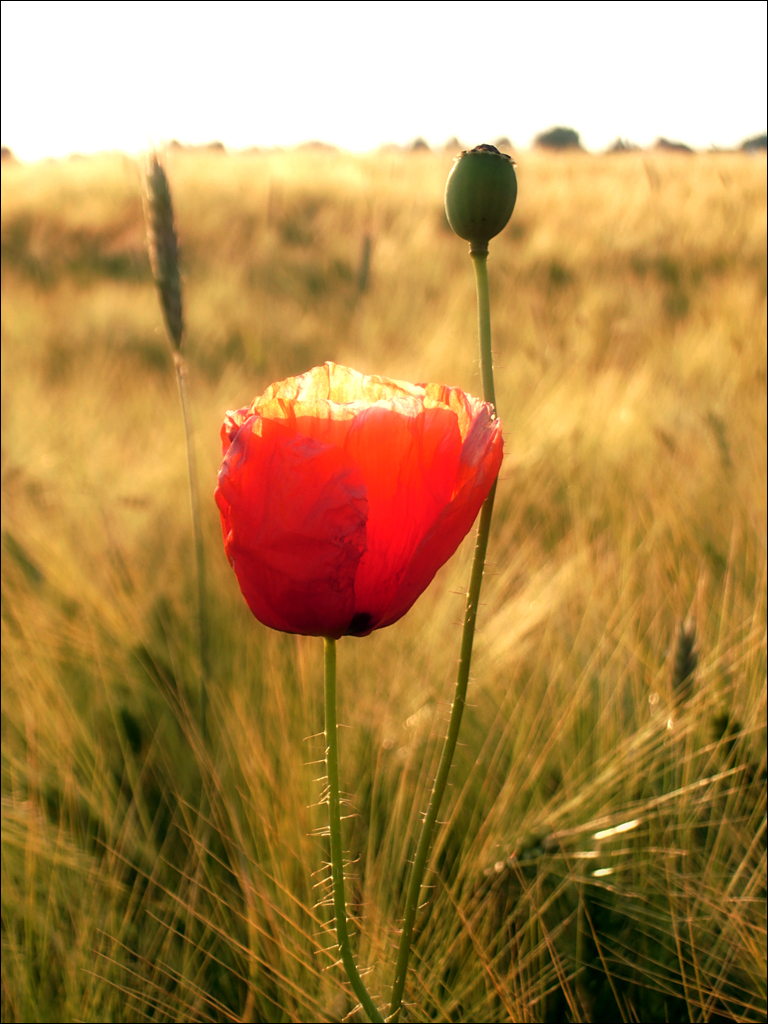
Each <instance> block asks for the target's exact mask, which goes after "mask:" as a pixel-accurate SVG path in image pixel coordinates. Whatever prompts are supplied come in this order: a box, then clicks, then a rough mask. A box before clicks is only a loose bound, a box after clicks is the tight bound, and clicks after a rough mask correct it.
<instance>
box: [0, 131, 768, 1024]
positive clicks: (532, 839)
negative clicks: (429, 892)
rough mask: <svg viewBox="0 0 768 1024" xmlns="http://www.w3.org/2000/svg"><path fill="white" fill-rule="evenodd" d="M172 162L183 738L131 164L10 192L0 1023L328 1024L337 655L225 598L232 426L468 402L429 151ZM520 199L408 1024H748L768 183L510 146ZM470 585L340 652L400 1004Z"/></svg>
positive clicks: (757, 839)
mask: <svg viewBox="0 0 768 1024" xmlns="http://www.w3.org/2000/svg"><path fill="white" fill-rule="evenodd" d="M167 166H168V174H169V178H170V181H171V187H172V189H173V197H174V206H175V210H176V217H177V225H178V230H179V235H180V241H181V247H182V261H183V269H184V281H183V286H184V290H185V320H186V324H187V332H188V334H187V340H186V342H185V343H186V345H187V346H188V357H189V361H190V383H191V396H192V402H193V415H194V418H195V421H196V428H197V436H196V444H197V454H198V463H199V472H200V475H201V478H202V480H203V481H207V484H204V485H203V494H202V501H203V513H204V514H203V518H204V528H205V533H206V544H207V557H208V564H209V577H210V581H209V583H210V616H211V625H212V630H213V638H212V651H211V656H212V664H213V676H214V678H213V689H212V695H211V708H210V717H211V719H212V723H211V743H210V745H209V746H208V747H207V748H206V747H205V746H204V745H203V744H202V743H201V741H200V739H199V736H198V735H197V732H196V721H197V712H198V709H197V707H196V699H197V698H196V694H197V682H196V681H197V665H196V659H197V648H196V641H195V635H194V628H195V627H194V622H195V612H194V608H195V597H194V595H195V589H194V576H193V570H192V565H193V560H192V540H191V529H190V523H189V511H188V497H187V492H186V480H185V457H184V447H183V445H184V441H183V433H182V429H181V425H180V422H179V416H178V408H177V406H178V399H177V397H176V393H175V386H174V381H173V371H172V363H171V356H170V352H169V349H168V344H167V341H166V340H165V337H164V334H163V331H162V327H161V318H160V311H159V309H158V307H157V303H156V298H155V295H154V288H153V284H152V280H151V275H150V271H149V265H148V261H147V257H146V255H145V249H144V226H143V218H142V210H141V188H140V177H139V172H138V168H137V167H135V166H134V165H133V164H132V163H131V162H130V161H127V160H124V159H122V158H118V157H103V158H94V159H92V160H83V161H72V162H65V163H55V164H54V163H51V164H44V165H43V164H41V165H34V166H28V167H27V166H22V165H10V166H9V165H6V164H4V165H3V168H2V188H3V210H2V245H3V252H2V301H3V312H2V370H3V392H2V399H3V401H2V446H3V447H2V482H3V650H2V659H3V660H2V670H3V683H4V686H3V690H4V695H3V719H2V729H3V734H2V735H3V775H2V783H3V805H2V806H3V867H2V871H3V874H2V883H3V884H2V900H3V902H2V908H3V909H2V913H3V927H4V930H3V1019H4V1020H8V1021H12V1020H18V1021H21V1020H48V1019H50V1020H75V1019H77V1020H94V1021H96V1020H105V1019H108V1020H126V1021H136V1020H144V1019H150V1018H151V1019H154V1020H169V1021H171V1020H173V1021H178V1020H249V1019H250V1020H285V1021H288V1020H295V1021H301V1020H306V1019H313V1020H315V1019H328V1020H332V1019H340V1018H341V1017H342V1016H343V1015H344V1014H345V1013H346V1012H348V1010H349V1009H350V1007H351V1003H350V1002H349V1001H348V1000H347V997H346V993H345V989H344V986H343V984H342V981H341V977H340V972H339V971H338V970H337V969H326V968H328V967H329V966H330V964H331V963H332V961H333V952H332V950H330V947H331V945H332V939H331V937H330V936H329V934H328V933H327V930H326V929H327V923H328V921H329V918H330V914H329V911H328V908H327V907H326V906H325V905H323V902H322V901H323V900H324V898H325V897H326V896H327V888H326V881H327V879H326V876H327V871H325V868H324V854H323V839H322V838H318V834H317V833H318V830H320V831H322V828H323V825H324V814H323V811H324V808H322V807H317V806H315V805H316V804H317V801H318V800H319V798H320V792H321V783H320V782H317V781H315V780H316V779H317V777H318V776H320V775H322V774H323V769H322V766H321V765H319V764H313V762H315V761H317V760H319V759H322V756H323V750H322V740H321V738H320V737H319V736H317V735H316V734H318V733H319V732H320V731H321V729H322V712H321V706H320V700H321V671H322V654H321V647H322V645H321V644H320V642H319V641H313V640H312V639H309V638H303V637H288V636H283V635H279V634H271V633H269V632H268V631H266V630H264V629H263V628H262V627H261V626H260V625H258V624H257V623H256V622H254V620H253V619H252V618H251V616H250V613H249V612H248V610H247V608H246V607H245V606H244V603H243V602H242V599H241V597H240V594H239V592H238V590H237V586H236V583H235V580H234V577H233V575H232V573H231V571H230V569H229V567H228V565H227V564H226V560H225V558H224V555H223V551H222V550H221V542H220V532H219V526H218V522H217V515H216V510H215V507H214V505H213V502H212V499H211V497H210V495H211V494H212V490H213V486H214V481H215V474H216V470H217V467H218V462H219V459H220V445H219V440H218V431H219V427H220V424H221V419H222V415H223V412H224V410H225V409H227V408H237V407H240V406H242V405H244V404H246V403H248V402H250V401H251V399H252V398H253V397H254V396H255V395H256V394H258V393H260V392H261V391H262V390H263V389H264V387H265V386H266V385H267V384H268V383H270V382H271V381H272V380H277V379H280V378H282V377H285V376H288V375H290V374H292V373H295V372H301V371H303V370H305V369H308V368H309V367H310V366H312V365H315V364H317V363H320V362H322V361H323V360H325V359H333V360H335V361H337V362H342V363H348V364H349V365H352V366H355V367H356V368H357V369H360V370H362V371H364V372H376V373H383V374H386V375H388V376H393V377H396V378H401V379H409V380H441V381H444V382H446V383H451V384H456V385H459V386H461V387H464V388H465V389H467V390H468V391H470V392H474V393H477V391H478V390H479V387H480V384H479V377H478V367H477V353H476V341H475V332H476V325H475V310H474V294H473V288H474V285H473V279H472V273H471V266H470V261H469V260H468V259H467V255H466V246H465V244H464V243H462V242H460V241H459V240H458V239H456V238H455V237H454V236H453V235H452V234H451V233H450V232H449V230H448V229H447V226H446V223H445V218H444V214H443V211H442V192H443V188H444V184H445V178H446V176H447V173H448V170H449V167H450V159H449V158H444V157H442V156H439V155H434V154H421V155H413V156H405V155H398V154H394V153H386V154H380V155H378V156H370V157H351V156H345V155H342V154H334V153H325V152H312V151H302V152H300V153H262V154H250V155H241V156H235V155H233V156H223V155H221V154H212V153H207V154H204V153H194V154H192V153H176V152H171V153H169V154H168V163H167ZM518 176H519V182H520V194H519V199H518V207H517V209H516V211H515V213H514V215H513V218H512V221H511V224H510V226H509V227H508V228H507V230H506V231H505V232H504V233H503V234H502V235H501V236H500V237H499V238H498V239H496V240H495V241H494V242H493V243H492V246H491V259H490V262H489V272H490V276H491V289H492V316H493V326H494V348H495V352H496V361H497V384H496V387H497V395H498V402H499V410H500V415H501V418H502V421H503V423H504V431H505V461H504V465H503V467H502V475H501V480H500V485H499V492H498V498H497V518H496V522H495V532H494V534H493V536H492V540H491V547H490V553H489V559H490V562H491V564H490V566H489V574H488V576H487V578H486V582H485V586H484V595H483V601H484V605H483V608H482V610H481V617H480V632H479V635H478V638H477V642H476V657H475V663H474V671H473V682H472V684H471V687H470V700H471V702H472V706H471V707H470V708H469V709H468V712H467V716H466V719H465V725H464V727H463V732H462V737H461V741H462V744H463V745H462V747H461V750H460V754H459V758H458V762H457V765H456V766H455V768H454V772H453V776H452V782H453V788H452V790H451V794H450V798H449V801H448V803H447V805H446V807H445V809H444V812H443V814H442V817H443V818H444V820H445V822H446V824H445V826H444V827H443V829H442V830H441V833H440V835H439V837H438V839H437V840H436V843H435V850H434V854H433V862H432V863H433V868H434V874H433V881H434V886H435V888H434V899H433V900H432V902H431V903H430V905H429V907H428V908H427V909H426V910H425V912H424V917H423V920H422V921H421V923H420V935H419V938H418V943H417V947H416V954H415V957H414V970H413V973H412V975H411V977H410V980H409V987H408V989H407V1000H408V1003H409V1008H408V1011H407V1012H408V1019H409V1020H435V1021H444V1020H454V1019H455V1020H459V1019H473V1020H480V1021H496V1020H498V1021H503V1020H526V1021H527V1020H530V1021H538V1020H546V1019H574V1020H575V1019H581V1020H595V1021H598V1020H616V1019H619V1018H621V1019H623V1020H637V1019H641V1020H649V1021H650V1020H702V1021H703V1020H722V1019H729V1020H739V1021H742V1020H743V1021H756V1020H761V1019H765V1012H766V995H765V968H766V963H765V959H766V949H765V945H766V919H765V902H764V901H765V886H766V881H765V871H766V854H765V849H766V835H765V770H766V757H765V732H766V700H765V673H766V658H765V653H766V651H765V645H766V601H765V595H766V346H765V337H766V227H765V225H766V164H765V159H764V158H763V157H746V156H744V155H741V154H730V155H729V154H710V155H700V156H695V157H686V156H682V155H675V154H670V155H659V154H641V153H638V154H624V155H615V156H604V157H592V156H586V155H583V154H579V155H573V156H567V155H562V156H557V155H551V154H538V153H530V154H523V155H521V156H520V157H519V167H518ZM366 246H367V247H368V249H369V252H370V274H369V278H368V281H367V286H366V288H365V289H364V290H361V289H360V287H359V281H360V273H361V269H362V268H361V261H362V259H363V253H364V250H365V248H366ZM468 561H469V544H465V545H464V547H463V548H462V549H461V551H460V552H459V553H458V554H457V556H456V557H455V558H454V559H453V560H452V562H451V563H449V565H448V566H446V567H445V568H444V569H443V570H442V571H441V572H440V573H439V574H438V577H437V579H436V580H435V582H434V583H433V585H432V586H431V587H430V589H429V590H428V592H427V593H426V594H425V595H424V597H423V598H422V599H421V600H420V601H419V602H418V603H417V605H416V606H415V608H414V609H413V610H412V611H411V612H410V613H409V615H408V616H406V618H405V619H404V620H402V621H401V622H400V623H397V624H396V625H395V626H393V627H391V628H389V629H387V630H383V631H381V632H380V633H377V634H374V635H373V636H371V637H370V638H368V639H366V640H364V641H358V640H348V641H345V642H344V643H342V644H341V645H340V650H339V674H340V686H339V689H340V700H341V707H340V720H341V721H343V722H346V723H348V724H349V725H350V726H351V727H352V728H350V729H345V730H342V732H341V744H342V746H341V771H342V784H343V785H344V784H346V786H347V787H348V788H349V790H350V794H349V795H350V800H351V801H352V804H353V807H354V808H355V810H356V812H357V815H356V816H355V817H354V818H352V819H350V820H349V821H348V822H347V835H346V842H347V846H348V849H349V853H350V857H351V858H352V859H353V861H354V866H353V867H352V868H351V869H350V870H351V871H352V872H353V873H354V874H355V876H356V881H355V883H354V884H353V885H352V886H351V896H350V902H351V906H350V910H351V913H352V915H353V918H354V919H355V920H359V929H358V930H359V939H358V956H359V959H360V962H361V964H363V965H366V964H370V965H371V966H372V967H373V968H374V969H373V973H372V975H371V976H370V978H369V981H370V985H371V987H372V989H373V991H374V992H375V993H376V996H377V997H379V998H381V1001H382V1002H384V1001H386V998H387V994H388V991H387V989H388V985H389V984H390V982H391V977H390V975H391V960H392V956H393V950H394V948H395V944H396V943H395V939H394V936H393V930H394V929H396V927H397V921H398V914H399V912H400V909H401V900H402V883H403V879H404V877H405V871H406V869H407V858H408V856H409V855H410V853H411V852H412V844H413V841H414V835H415V831H416V824H417V821H418V816H419V814H420V813H421V810H422V809H423V807H424V803H425V787H427V786H428V785H429V781H428V776H429V773H430V771H434V767H435V759H436V752H437V750H438V747H439V741H440V738H441V736H442V730H443V728H444V723H445V718H446V701H447V700H448V699H449V696H450V693H451V689H452V682H453V675H454V670H455V662H456V658H457V656H458V628H457V621H458V620H459V618H460V616H461V613H462V598H461V593H462V591H463V588H464V587H465V586H466V578H467V575H468ZM689 613H692V614H693V615H694V616H695V619H696V625H697V648H698V656H699V657H698V668H697V671H696V675H695V681H694V687H693V692H692V695H691V697H690V699H689V700H687V701H686V702H685V703H684V704H683V705H678V706H676V705H675V704H674V702H673V700H672V697H673V694H672V692H671V689H670V685H669V682H670V678H671V672H672V665H673V661H674V649H673V647H674V638H675V635H676V629H677V625H678V622H679V621H680V620H681V619H682V618H684V617H685V616H686V615H688V614H689ZM629 822H634V823H636V824H633V825H632V826H631V828H629V829H627V830H626V831H616V832H613V833H611V829H615V828H616V827H617V826H621V825H624V824H626V823H629ZM606 832H607V833H609V834H608V836H607V837H605V836H604V834H605V833H606ZM595 871H597V872H598V873H597V874H595V873H594V872H595ZM322 950H325V952H321V951H322Z"/></svg>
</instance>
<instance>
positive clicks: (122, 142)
mask: <svg viewBox="0 0 768 1024" xmlns="http://www.w3.org/2000/svg"><path fill="white" fill-rule="evenodd" d="M1 7H2V35H1V36H0V41H1V45H2V93H1V101H2V121H1V122H0V131H1V132H2V143H3V145H5V146H9V147H10V148H11V150H12V151H13V152H14V153H15V154H16V155H17V156H18V157H20V158H21V159H23V160H35V159H39V158H42V157H46V156H64V155H66V154H68V153H71V152H79V153H90V152H97V151H100V150H105V149H119V150H123V151H125V152H129V153H137V152H140V151H143V150H146V149H147V148H148V147H149V146H150V145H162V144H163V143H165V142H168V141H170V140H171V139H178V140H179V141H181V142H186V143H202V142H210V141H213V140H219V141H221V142H223V143H224V144H225V145H226V146H227V147H228V148H229V147H231V148H242V147H248V146H273V145H282V146H290V145H294V144H296V143H300V142H304V141H308V140H313V139H314V140H321V141H324V142H329V143H333V144H335V145H337V146H340V147H343V148H345V149H349V150H352V151H359V152H363V151H367V150H371V149H375V148H376V147H378V146H379V145H381V144H383V143H387V142H394V143H400V144H405V143H407V142H409V141H411V140H412V139H414V138H415V137H416V136H423V137H424V138H425V139H426V140H427V141H428V142H429V143H430V144H431V145H442V144H443V143H444V142H445V141H446V140H447V139H448V138H449V137H451V136H454V135H455V136H458V138H459V139H460V140H461V141H462V142H463V143H465V144H467V145H476V144H477V143H478V142H483V141H493V140H494V139H496V138H498V137H499V136H501V135H507V136H509V138H510V139H511V140H512V142H513V144H514V145H515V146H517V147H519V148H525V147H526V146H528V145H529V144H530V142H531V140H532V138H533V136H534V135H535V134H536V133H537V132H539V131H542V130H544V129H546V128H549V127H552V126H553V125H566V126H568V127H572V128H575V129H576V130H577V131H579V132H580V133H581V137H582V141H583V143H584V145H585V146H586V147H587V148H588V149H591V150H599V149H603V148H605V147H606V146H608V145H609V144H610V143H611V142H612V141H613V140H615V139H616V138H617V136H621V137H623V138H628V139H630V140H631V141H633V142H636V143H638V144H640V145H648V144H650V143H651V142H653V141H654V139H656V138H657V137H658V136H659V135H664V136H666V137H668V138H672V139H677V140H681V141H684V142H687V143H688V144H689V145H692V146H694V147H696V148H708V147H709V146H710V145H713V144H714V145H716V146H723V147H728V146H733V145H736V144H737V143H739V142H741V141H742V140H743V139H745V138H747V137H748V136H751V135H754V134H756V133H758V132H762V131H765V128H766V120H767V116H766V80H767V78H768V67H767V64H766V35H767V34H768V24H767V18H766V12H767V11H768V5H767V4H766V3H765V2H763V0H758V2H741V3H740V2H733V0H731V2H727V3H725V2H724V3H720V2H711V3H700V2H697V3H694V2H691V0H685V2H683V3H677V2H667V3H657V2H650V0H646V2H640V3H636V2H622V3H607V2H602V3H579V2H566V3H562V2H553V3H545V2H525V0H518V2H503V0H496V2H492V3H485V2H479V0H476V2H473V3H470V4H467V3H464V2H460V0H442V2H439V3H438V2H430V3H419V2H411V3H398V2H390V3H354V2H349V0H348V2H345V3H323V2H311V3H288V2H279V0H275V2H269V3H260V2H240V3H230V2H218V3H215V4H209V3H206V2H202V0H199V2H174V3H164V2H156V3H146V2H137V0H134V2H131V3H123V2H112V3H103V2H102V3H98V2H94V0H91V2H88V3H74V2H73V3H67V2H63V0H57V2H55V3H50V2H34V0H26V2H20V0H2V5H1Z"/></svg>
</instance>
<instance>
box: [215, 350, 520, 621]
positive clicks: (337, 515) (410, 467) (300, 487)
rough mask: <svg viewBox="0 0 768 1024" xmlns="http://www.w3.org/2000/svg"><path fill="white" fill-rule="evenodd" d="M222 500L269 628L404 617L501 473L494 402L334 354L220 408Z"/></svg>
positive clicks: (241, 570) (233, 550)
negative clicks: (347, 362)
mask: <svg viewBox="0 0 768 1024" xmlns="http://www.w3.org/2000/svg"><path fill="white" fill-rule="evenodd" d="M221 439H222V443H223V450H224V461H223V463H222V466H221V469H220V471H219V478H218V487H217V488H216V503H217V505H218V506H219V511H220V513H221V526H222V530H223V533H224V547H225V549H226V552H227V557H228V558H229V561H230V564H231V565H232V568H233V569H234V570H235V575H236V576H237V580H238V583H239V584H240V589H241V590H242V592H243V596H244V597H245V600H246V601H247V602H248V606H249V608H250V609H251V611H252V612H253V614H254V615H255V616H256V618H257V619H258V620H259V621H260V622H263V623H264V625H266V626H271V627H272V628H273V629H280V630H283V631H284V632H286V633H305V634H308V635H311V636H328V637H335V638H338V637H340V636H345V635H352V636H366V635H367V634H368V633H370V632H371V631H372V630H374V629H379V628H381V627H382V626H389V625H390V624H391V623H393V622H395V621H397V619H399V618H400V617H401V616H402V615H404V614H405V613H406V612H407V611H408V609H409V608H410V607H411V605H412V604H413V603H414V601H415V600H416V598H417V597H418V596H419V594H421V592H422V591H423V590H424V589H425V588H426V587H427V586H428V585H429V583H430V582H431V580H432V578H433V577H434V575H435V573H436V572H437V570H438V569H439V568H440V566H441V565H443V563H444V562H446V561H447V560H448V559H449V558H450V556H451V555H452V554H453V552H454V551H455V550H456V548H457V547H458V546H459V544H460V543H461V541H462V539H463V538H464V536H465V535H466V534H467V533H468V532H469V529H470V527H471V526H472V523H473V522H474V520H475V517H476V515H477V513H478V511H479V510H480V506H481V505H482V503H483V500H484V499H485V496H486V495H487V494H488V491H489V490H490V489H491V485H492V484H493V481H494V480H495V479H496V476H497V474H498V472H499V467H500V465H501V457H502V440H501V425H500V423H499V421H498V420H497V419H494V416H493V410H492V408H491V406H490V405H488V404H487V403H485V402H481V401H479V400H478V399H476V398H470V397H469V396H468V395H466V394H464V392H463V391H460V390H459V389H458V388H450V387H446V386H444V385H442V384H415V385H414V384H405V383H402V382H401V381H394V380H387V379H386V378H385V377H365V376H363V374H361V373H357V372H356V371H355V370H350V369H348V368H347V367H345V366H337V365H335V364H334V363H326V364H325V365H324V366H317V367H315V368H314V369H313V370H310V371H309V372H308V373H304V374H302V375H301V376H300V377H289V378H288V380H284V381H280V382H279V383H277V384H271V385H270V386H269V387H268V388H267V390H266V391H265V392H264V394H263V395H262V396H261V398H257V399H256V400H255V401H254V402H253V403H252V405H251V406H250V407H249V408H247V409H239V410H238V411H237V412H228V413H227V415H226V418H225V420H224V425H223V426H222V428H221Z"/></svg>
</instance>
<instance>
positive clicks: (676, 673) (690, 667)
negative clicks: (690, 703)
mask: <svg viewBox="0 0 768 1024" xmlns="http://www.w3.org/2000/svg"><path fill="white" fill-rule="evenodd" d="M698 663H699V653H698V651H697V650H696V620H695V619H694V618H693V616H692V615H689V616H688V617H687V618H686V619H684V620H683V621H682V622H681V623H680V624H679V625H678V627H677V636H676V638H675V657H674V661H673V663H672V697H673V700H675V701H677V702H681V701H684V700H687V699H688V698H689V697H690V696H691V694H692V693H693V677H694V673H695V672H696V666H697V665H698Z"/></svg>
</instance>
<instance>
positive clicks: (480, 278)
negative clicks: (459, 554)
mask: <svg viewBox="0 0 768 1024" xmlns="http://www.w3.org/2000/svg"><path fill="white" fill-rule="evenodd" d="M470 255H471V257H472V262H473V263H474V265H475V283H476V285H477V318H478V333H479V335H480V368H481V373H482V378H483V398H484V399H485V401H486V402H489V403H490V404H491V405H492V406H493V410H494V412H496V392H495V389H494V386H493V355H492V352H491V304H490V296H489V291H488V270H487V265H486V261H487V259H488V247H487V245H486V246H485V247H484V248H482V249H480V248H478V249H476V247H475V246H474V245H472V246H471V247H470ZM495 496H496V484H495V483H494V485H493V487H492V488H491V489H490V491H489V492H488V497H487V498H486V499H485V501H484V502H483V507H482V508H481V510H480V521H479V523H478V526H477V538H476V540H475V553H474V557H473V559H472V571H471V573H470V578H469V590H468V591H467V604H466V607H465V609H464V628H463V631H462V635H461V655H460V657H459V669H458V672H457V675H456V687H455V689H454V695H453V705H452V707H451V717H450V721H449V723H448V733H447V735H446V737H445V744H444V746H443V753H442V755H441V757H440V765H439V767H438V769H437V776H436V777H435V782H434V785H433V787H432V795H431V796H430V799H429V807H428V808H427V813H426V816H425V818H424V821H423V823H422V826H421V835H420V836H419V843H418V846H417V848H416V856H415V858H414V861H413V871H412V872H411V880H410V884H409V886H408V892H407V894H406V898H405V913H404V916H403V929H402V932H401V934H400V946H399V949H398V956H397V964H396V965H395V980H394V984H393V986H392V999H391V1002H390V1006H389V1016H388V1017H387V1020H388V1021H393V1022H396V1021H398V1020H399V1018H400V1008H401V1006H402V1001H403V991H404V988H405V976H406V973H407V971H408V960H409V957H410V953H411V943H412V941H413V928H414V923H415V920H416V911H417V909H418V907H419V897H420V895H421V886H422V882H423V880H424V871H425V869H426V865H427V858H428V856H429V851H430V847H431V845H432V833H433V830H434V827H435V822H436V821H437V815H438V812H439V810H440V804H441V803H442V800H443V795H444V793H445V787H446V785H447V783H448V773H449V772H450V769H451V764H452V763H453V755H454V753H455V751H456V742H457V740H458V738H459V729H460V728H461V718H462V715H463V714H464V706H465V704H466V699H467V685H468V683H469V669H470V665H471V662H472V645H473V642H474V639H475V623H476V622H477V609H478V606H479V604H480V588H481V586H482V583H483V569H484V568H485V555H486V552H487V550H488V537H489V535H490V530H491V517H492V515H493V500H494V498H495Z"/></svg>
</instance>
